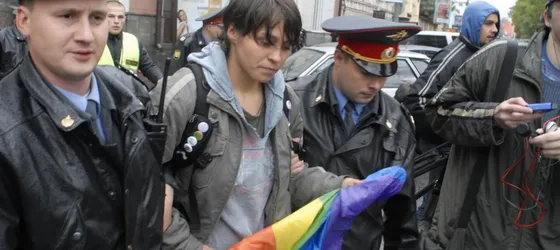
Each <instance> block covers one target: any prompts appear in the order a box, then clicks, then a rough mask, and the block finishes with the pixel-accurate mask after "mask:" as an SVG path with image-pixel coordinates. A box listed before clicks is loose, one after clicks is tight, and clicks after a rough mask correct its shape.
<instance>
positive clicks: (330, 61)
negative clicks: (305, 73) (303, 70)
mask: <svg viewBox="0 0 560 250" xmlns="http://www.w3.org/2000/svg"><path fill="white" fill-rule="evenodd" d="M333 62H334V57H332V56H331V57H329V58H327V60H325V61H324V62H323V63H322V64H321V65H319V67H317V68H316V69H315V70H313V72H311V74H309V75H315V74H319V73H320V72H321V71H323V70H325V69H326V68H327V67H329V66H331V64H333Z"/></svg>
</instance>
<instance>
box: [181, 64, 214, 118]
mask: <svg viewBox="0 0 560 250" xmlns="http://www.w3.org/2000/svg"><path fill="white" fill-rule="evenodd" d="M185 67H186V68H189V69H190V70H191V71H192V73H193V75H194V79H195V81H196V104H195V107H194V112H193V114H198V115H200V116H203V117H208V110H209V109H210V106H209V105H208V103H206V97H207V96H208V93H209V92H210V85H208V81H206V77H205V76H204V72H203V71H202V66H200V65H199V64H196V63H189V64H187V65H185ZM201 97H203V98H201Z"/></svg>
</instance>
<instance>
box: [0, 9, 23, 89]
mask: <svg viewBox="0 0 560 250" xmlns="http://www.w3.org/2000/svg"><path fill="white" fill-rule="evenodd" d="M12 13H13V14H14V19H15V16H16V14H17V9H14V11H13V12H12ZM0 46H1V47H2V53H1V54H0V80H1V79H2V78H4V76H6V75H7V74H8V73H10V71H12V69H13V68H15V67H16V66H17V65H18V64H19V62H21V59H22V58H23V57H24V56H25V54H26V53H27V43H26V42H25V37H24V36H23V35H22V34H21V32H19V30H18V29H17V27H16V24H15V20H14V23H13V24H12V25H10V26H8V27H6V28H4V29H1V30H0Z"/></svg>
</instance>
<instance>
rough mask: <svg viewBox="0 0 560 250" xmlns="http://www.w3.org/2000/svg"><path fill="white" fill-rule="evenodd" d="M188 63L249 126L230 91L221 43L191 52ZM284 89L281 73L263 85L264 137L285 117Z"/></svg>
mask: <svg viewBox="0 0 560 250" xmlns="http://www.w3.org/2000/svg"><path fill="white" fill-rule="evenodd" d="M187 61H188V62H189V63H196V64H198V65H200V66H202V69H203V72H204V76H205V77H206V81H207V82H208V85H209V86H210V88H211V89H212V90H213V91H214V92H216V94H218V96H220V97H221V98H222V99H223V100H224V101H225V102H227V103H229V104H230V105H231V107H232V108H233V109H234V110H235V111H236V112H237V113H238V114H239V116H240V117H242V119H243V120H244V122H245V125H248V123H247V121H246V120H245V114H244V112H243V108H242V107H241V104H240V103H239V101H238V100H237V98H236V96H235V92H234V91H233V86H232V85H231V80H230V79H231V78H230V77H229V73H228V68H227V60H226V55H225V53H224V51H223V50H222V48H221V47H220V44H219V43H218V42H211V43H210V44H208V45H207V46H206V47H204V48H203V49H202V51H200V52H198V53H191V54H190V55H189V56H188V58H187ZM285 87H286V84H285V82H284V76H283V75H282V72H281V71H278V72H276V74H275V75H274V77H272V79H271V80H270V82H268V83H267V84H265V93H264V94H265V103H266V111H265V112H266V113H265V136H268V134H269V133H270V131H271V130H272V129H273V128H274V127H275V126H276V124H277V123H278V122H279V121H280V119H281V118H282V115H283V114H284V113H283V111H282V110H283V103H282V102H283V99H284V88H285Z"/></svg>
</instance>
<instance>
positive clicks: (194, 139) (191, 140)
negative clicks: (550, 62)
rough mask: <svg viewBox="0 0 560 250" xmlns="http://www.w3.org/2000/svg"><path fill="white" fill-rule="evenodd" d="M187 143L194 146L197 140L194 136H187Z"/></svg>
mask: <svg viewBox="0 0 560 250" xmlns="http://www.w3.org/2000/svg"><path fill="white" fill-rule="evenodd" d="M187 143H188V144H189V145H191V146H196V144H197V143H198V140H197V139H196V138H194V136H189V138H187Z"/></svg>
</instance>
